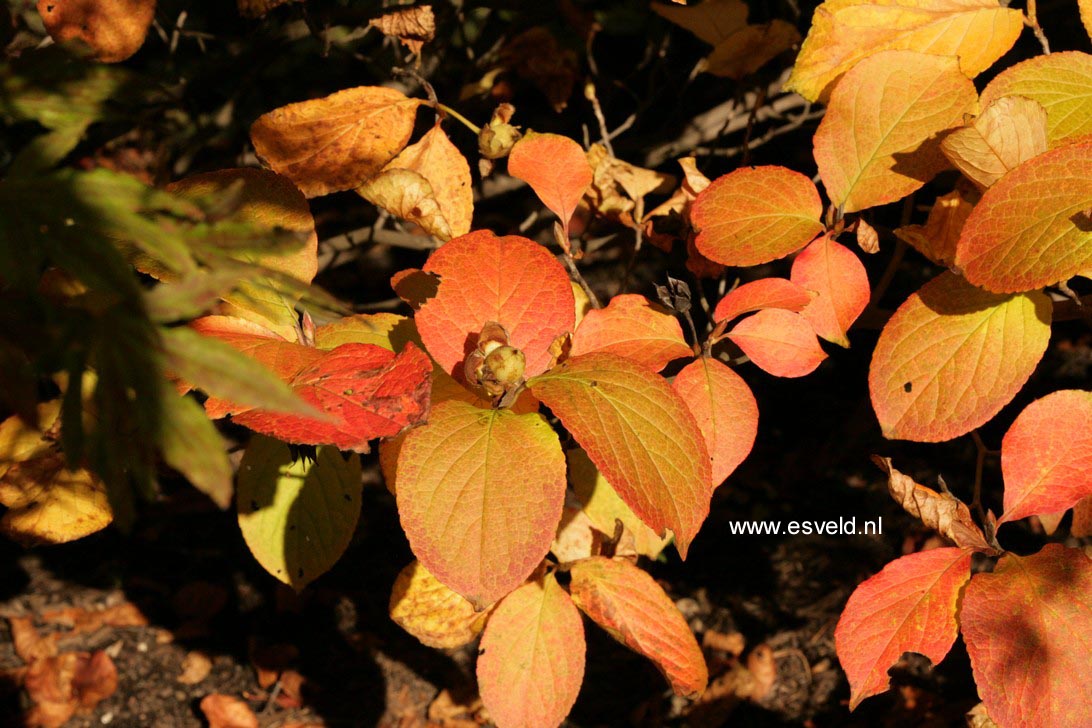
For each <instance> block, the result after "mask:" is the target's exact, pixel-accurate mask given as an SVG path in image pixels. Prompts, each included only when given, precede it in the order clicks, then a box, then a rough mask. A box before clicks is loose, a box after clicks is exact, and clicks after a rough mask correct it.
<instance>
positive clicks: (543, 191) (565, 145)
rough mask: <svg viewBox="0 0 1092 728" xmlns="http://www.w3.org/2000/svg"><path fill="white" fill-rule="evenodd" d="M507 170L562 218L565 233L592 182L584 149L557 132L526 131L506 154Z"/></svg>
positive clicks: (590, 170)
mask: <svg viewBox="0 0 1092 728" xmlns="http://www.w3.org/2000/svg"><path fill="white" fill-rule="evenodd" d="M508 174H510V175H512V176H513V177H515V178H516V179H521V180H523V181H524V182H526V183H527V184H529V185H530V186H531V189H533V190H534V191H535V194H536V195H538V199H540V200H542V204H543V205H545V206H546V207H547V208H549V209H550V210H551V211H552V212H553V213H554V214H555V215H557V216H558V218H560V219H561V226H562V228H563V229H564V230H565V231H566V234H567V233H568V229H569V220H571V219H572V216H573V212H575V211H576V206H577V205H578V204H580V199H581V198H582V197H583V196H584V192H585V191H586V190H587V189H588V186H589V185H591V183H592V168H591V166H590V165H589V164H588V160H587V159H586V158H585V156H584V150H583V149H581V148H580V145H579V144H577V143H576V142H574V141H573V140H572V139H569V138H568V137H563V136H559V135H558V134H533V133H530V132H528V133H527V135H526V136H524V137H523V138H522V139H520V140H519V141H518V142H516V145H515V146H514V147H512V152H511V153H510V154H509V155H508Z"/></svg>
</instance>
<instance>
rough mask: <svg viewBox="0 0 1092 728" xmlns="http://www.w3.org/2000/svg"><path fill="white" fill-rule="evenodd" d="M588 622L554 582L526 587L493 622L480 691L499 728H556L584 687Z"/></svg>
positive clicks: (482, 652) (481, 657)
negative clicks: (585, 625) (585, 626)
mask: <svg viewBox="0 0 1092 728" xmlns="http://www.w3.org/2000/svg"><path fill="white" fill-rule="evenodd" d="M584 651H585V645H584V622H583V620H581V618H580V612H578V611H577V609H576V607H575V606H574V605H573V602H572V599H570V598H569V595H568V594H566V593H565V590H564V589H562V588H561V587H560V586H559V585H558V583H557V579H556V578H554V575H553V574H547V575H546V576H545V577H544V579H543V580H542V581H541V582H539V581H533V582H530V583H528V584H524V585H523V586H521V587H520V588H519V589H516V590H515V591H514V592H512V593H511V594H509V595H508V596H507V597H505V598H504V601H502V602H501V603H500V604H499V605H498V606H497V608H496V611H494V612H493V615H492V616H491V617H490V618H489V624H487V625H486V628H485V633H484V634H483V635H482V641H481V645H480V646H479V647H478V668H477V671H478V689H479V690H480V691H481V695H482V702H483V703H484V704H485V707H486V709H488V710H489V717H490V718H491V719H492V720H493V721H494V722H495V723H496V724H497V726H498V727H499V728H509V727H511V728H554V727H555V726H558V725H560V724H561V723H562V722H563V721H564V720H565V716H566V715H568V714H569V710H570V709H572V707H573V703H575V702H576V696H577V693H579V692H580V684H581V683H582V682H583V681H584Z"/></svg>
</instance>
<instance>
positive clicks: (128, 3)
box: [38, 0, 155, 63]
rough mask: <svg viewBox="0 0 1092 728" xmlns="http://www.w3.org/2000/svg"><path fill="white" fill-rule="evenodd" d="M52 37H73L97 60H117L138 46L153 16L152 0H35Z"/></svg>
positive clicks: (146, 32) (59, 40)
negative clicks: (88, 49)
mask: <svg viewBox="0 0 1092 728" xmlns="http://www.w3.org/2000/svg"><path fill="white" fill-rule="evenodd" d="M38 13H39V14H40V15H41V16H42V23H43V24H44V25H45V27H46V30H47V31H48V32H49V35H50V36H51V37H52V38H53V40H55V41H57V42H58V43H67V42H71V41H76V42H78V43H80V44H83V45H85V46H86V47H88V48H90V49H91V51H92V54H93V56H94V58H95V60H97V61H102V62H103V63H117V62H118V61H124V60H125V59H126V58H128V57H129V56H131V55H133V54H134V53H136V52H137V51H138V50H140V46H142V45H143V44H144V37H145V36H146V35H147V34H148V26H150V25H151V24H152V20H154V19H155V0H38Z"/></svg>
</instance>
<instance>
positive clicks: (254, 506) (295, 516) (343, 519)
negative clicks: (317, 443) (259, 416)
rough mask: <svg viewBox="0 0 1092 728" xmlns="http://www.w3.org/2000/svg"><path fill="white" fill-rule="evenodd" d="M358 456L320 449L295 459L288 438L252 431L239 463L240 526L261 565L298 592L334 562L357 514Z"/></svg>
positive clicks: (343, 549) (358, 513) (350, 534)
mask: <svg viewBox="0 0 1092 728" xmlns="http://www.w3.org/2000/svg"><path fill="white" fill-rule="evenodd" d="M360 493H361V480H360V458H359V457H358V456H356V455H352V456H350V457H349V458H348V459H347V460H346V459H345V458H343V457H342V456H341V453H339V452H338V451H337V449H335V448H332V447H322V448H319V449H318V451H317V454H316V455H315V459H314V460H310V459H302V458H301V459H294V458H293V455H292V452H291V450H290V449H289V447H288V445H286V444H284V443H283V442H278V441H277V440H274V439H272V438H268V437H262V436H261V435H256V436H254V437H253V438H251V440H250V443H249V444H248V445H247V448H246V452H245V453H243V460H242V462H241V463H240V464H239V484H238V487H237V489H236V494H235V497H236V504H237V507H238V509H239V528H240V529H241V530H242V532H243V538H244V539H245V540H246V545H247V546H248V547H249V548H250V552H251V553H252V554H254V558H255V559H256V560H257V561H258V563H259V564H261V565H262V567H263V568H264V569H265V570H266V571H268V572H269V573H270V574H272V575H273V576H274V577H276V578H277V579H278V580H279V581H282V582H284V583H285V584H287V585H289V586H290V587H292V588H293V589H295V590H296V591H300V590H301V589H303V588H304V587H305V586H307V585H308V584H310V583H311V582H312V581H313V580H314V579H316V578H317V577H318V576H320V575H322V574H324V573H326V572H327V571H329V570H330V568H331V567H332V566H333V565H334V564H335V563H337V560H338V559H339V558H340V557H341V554H343V553H344V552H345V549H346V548H347V547H348V546H349V541H350V540H351V539H352V537H353V531H354V530H355V529H356V522H357V519H358V518H359V517H360Z"/></svg>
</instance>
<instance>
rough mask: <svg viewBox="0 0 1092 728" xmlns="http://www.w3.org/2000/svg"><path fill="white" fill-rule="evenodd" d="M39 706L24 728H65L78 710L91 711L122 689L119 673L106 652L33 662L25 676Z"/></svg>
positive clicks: (71, 654)
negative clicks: (35, 727)
mask: <svg viewBox="0 0 1092 728" xmlns="http://www.w3.org/2000/svg"><path fill="white" fill-rule="evenodd" d="M24 687H25V689H26V691H27V695H28V696H29V697H30V699H31V700H32V701H33V702H34V703H35V705H34V708H33V709H31V710H30V711H28V713H27V714H26V715H25V716H23V718H24V721H25V722H22V725H27V726H37V727H38V728H61V726H63V725H65V724H66V723H67V722H68V719H69V718H71V717H72V716H73V715H74V714H75V713H76V712H77V711H81V712H90V710H91V709H92V708H94V707H95V706H96V705H98V704H99V703H100V702H102V701H103V700H105V699H107V698H109V697H110V696H111V695H113V694H114V693H115V692H117V688H118V671H117V667H115V666H114V662H113V660H111V659H110V656H109V655H107V654H106V653H105V652H104V651H102V650H98V651H96V652H64V653H62V654H60V655H55V656H53V657H45V658H42V659H39V660H35V661H34V662H32V663H31V664H30V665H29V666H28V667H27V671H26V675H25V677H24Z"/></svg>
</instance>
